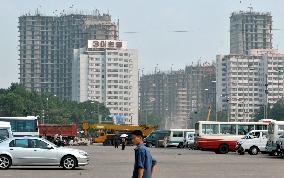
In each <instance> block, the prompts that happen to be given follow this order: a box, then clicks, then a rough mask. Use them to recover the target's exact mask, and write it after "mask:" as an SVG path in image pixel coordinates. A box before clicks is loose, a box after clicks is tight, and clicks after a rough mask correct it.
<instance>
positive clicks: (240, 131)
mask: <svg viewBox="0 0 284 178" xmlns="http://www.w3.org/2000/svg"><path fill="white" fill-rule="evenodd" d="M251 130H254V125H239V126H238V134H239V135H246V134H247V133H248V132H249V131H251Z"/></svg>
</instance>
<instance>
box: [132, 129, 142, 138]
mask: <svg viewBox="0 0 284 178" xmlns="http://www.w3.org/2000/svg"><path fill="white" fill-rule="evenodd" d="M132 135H135V136H138V137H143V133H142V131H141V130H134V131H133V132H132Z"/></svg>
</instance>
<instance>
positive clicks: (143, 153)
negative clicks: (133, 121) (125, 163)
mask: <svg viewBox="0 0 284 178" xmlns="http://www.w3.org/2000/svg"><path fill="white" fill-rule="evenodd" d="M132 142H133V144H134V145H136V146H137V147H136V148H135V163H134V170H133V176H132V178H154V173H155V169H156V164H157V161H156V160H155V159H154V158H153V157H152V155H151V154H150V152H149V150H148V149H147V148H146V146H145V145H144V143H143V133H142V132H141V130H135V131H133V132H132Z"/></svg>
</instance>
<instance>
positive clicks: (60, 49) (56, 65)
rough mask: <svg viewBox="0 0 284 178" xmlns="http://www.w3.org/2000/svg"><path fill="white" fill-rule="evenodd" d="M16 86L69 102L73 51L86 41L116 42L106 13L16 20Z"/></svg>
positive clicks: (113, 27) (32, 16) (39, 16)
mask: <svg viewBox="0 0 284 178" xmlns="http://www.w3.org/2000/svg"><path fill="white" fill-rule="evenodd" d="M18 29H19V61H20V64H19V65H20V76H19V79H20V83H21V84H23V85H24V86H25V88H26V89H27V90H29V91H38V92H48V93H51V94H54V95H57V96H59V97H61V98H65V99H71V95H72V88H71V84H72V59H73V49H78V48H82V47H84V46H86V45H87V40H88V39H117V38H118V27H117V24H116V23H114V22H112V20H111V16H110V15H108V14H103V15H100V14H98V13H97V14H94V15H83V14H62V15H60V16H43V15H40V14H38V13H37V14H35V15H30V14H26V15H23V16H20V17H19V26H18Z"/></svg>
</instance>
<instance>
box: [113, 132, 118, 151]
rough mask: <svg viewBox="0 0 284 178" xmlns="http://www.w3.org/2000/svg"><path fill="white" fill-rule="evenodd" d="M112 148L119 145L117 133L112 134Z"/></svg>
mask: <svg viewBox="0 0 284 178" xmlns="http://www.w3.org/2000/svg"><path fill="white" fill-rule="evenodd" d="M113 141H114V148H118V145H119V138H118V135H115V136H114V140H113Z"/></svg>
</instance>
